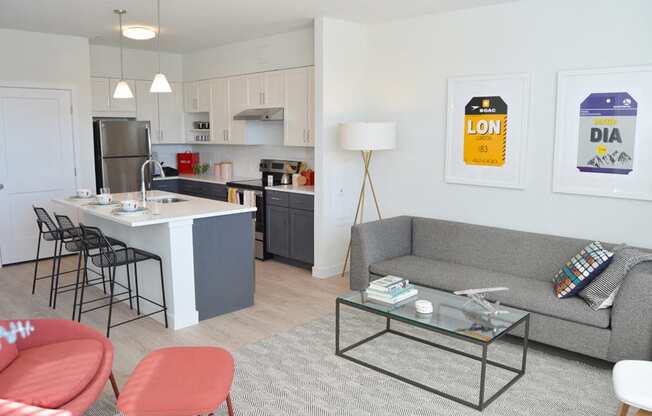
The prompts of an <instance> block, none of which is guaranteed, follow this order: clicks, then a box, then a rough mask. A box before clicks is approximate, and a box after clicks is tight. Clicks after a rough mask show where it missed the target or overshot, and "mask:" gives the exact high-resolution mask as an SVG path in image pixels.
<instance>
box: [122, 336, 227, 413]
mask: <svg viewBox="0 0 652 416" xmlns="http://www.w3.org/2000/svg"><path fill="white" fill-rule="evenodd" d="M233 370H234V365H233V357H231V354H230V353H229V352H228V351H226V350H224V349H222V348H215V347H175V348H163V349H160V350H156V351H154V352H152V353H151V354H149V355H147V356H146V357H145V358H144V359H143V360H142V361H141V362H140V363H139V364H138V366H137V367H136V369H135V370H134V372H133V373H132V374H131V376H129V380H127V384H125V386H124V388H123V389H122V392H121V393H120V397H119V398H118V405H117V407H118V410H119V411H120V412H121V413H122V414H123V415H125V416H182V415H188V416H191V415H200V414H207V413H212V412H214V411H215V410H216V409H217V408H218V407H219V406H220V405H221V404H222V403H223V402H224V401H225V400H226V404H227V407H228V411H229V416H233V405H232V404H231V397H230V395H229V392H230V390H231V382H232V381H233Z"/></svg>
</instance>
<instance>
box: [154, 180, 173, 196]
mask: <svg viewBox="0 0 652 416" xmlns="http://www.w3.org/2000/svg"><path fill="white" fill-rule="evenodd" d="M152 189H156V190H159V191H166V192H174V193H175V194H176V193H179V180H178V179H166V180H158V181H152Z"/></svg>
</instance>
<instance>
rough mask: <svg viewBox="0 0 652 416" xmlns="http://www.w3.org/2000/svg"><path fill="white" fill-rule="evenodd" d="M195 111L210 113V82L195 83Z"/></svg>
mask: <svg viewBox="0 0 652 416" xmlns="http://www.w3.org/2000/svg"><path fill="white" fill-rule="evenodd" d="M197 111H199V112H200V113H208V112H209V111H211V82H210V81H199V82H198V83H197Z"/></svg>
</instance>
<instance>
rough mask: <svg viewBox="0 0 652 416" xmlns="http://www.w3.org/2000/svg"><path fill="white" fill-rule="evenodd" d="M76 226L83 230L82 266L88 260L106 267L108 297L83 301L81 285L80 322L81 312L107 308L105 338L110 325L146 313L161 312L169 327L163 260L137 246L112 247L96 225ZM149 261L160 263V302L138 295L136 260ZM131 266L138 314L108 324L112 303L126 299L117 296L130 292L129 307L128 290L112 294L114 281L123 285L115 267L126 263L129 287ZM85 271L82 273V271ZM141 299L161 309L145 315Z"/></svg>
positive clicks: (130, 320)
mask: <svg viewBox="0 0 652 416" xmlns="http://www.w3.org/2000/svg"><path fill="white" fill-rule="evenodd" d="M79 227H80V228H81V230H82V242H83V246H84V252H85V256H84V269H86V266H87V262H88V260H90V261H91V262H92V263H93V264H94V265H95V266H96V267H100V268H104V267H106V268H108V269H109V296H106V297H103V298H98V299H94V300H92V301H87V302H84V288H85V285H83V284H82V285H81V294H80V298H79V315H78V321H81V315H82V313H87V312H91V311H94V310H97V309H100V308H104V307H107V306H108V308H109V313H108V319H107V324H106V336H107V338H108V337H109V335H110V332H111V328H115V327H116V326H120V325H124V324H126V323H129V322H132V321H135V320H138V319H142V318H146V317H148V316H152V315H155V314H157V313H163V317H164V320H165V327H166V328H167V327H168V315H167V303H166V301H165V282H164V278H163V261H162V260H161V258H160V257H159V256H157V255H156V254H152V253H149V252H147V251H144V250H140V249H138V248H134V247H124V248H118V249H115V248H114V247H113V246H112V245H111V243H110V241H109V240H108V239H107V238H106V236H105V235H104V234H103V233H102V231H101V230H100V229H99V228H97V227H90V226H86V225H84V224H81V223H80V224H79ZM93 249H95V252H93ZM148 260H155V261H158V263H159V270H160V277H161V298H162V300H163V301H162V302H163V304H160V303H158V302H156V301H153V300H151V299H148V298H146V297H144V296H141V295H140V293H139V285H138V263H140V262H143V261H148ZM132 264H133V265H134V279H135V290H136V296H135V298H136V311H137V313H138V316H137V317H135V318H132V319H128V320H126V321H122V322H119V323H117V324H113V325H112V323H111V318H112V315H113V305H114V304H115V303H119V302H123V301H125V300H127V299H119V300H118V299H115V298H116V297H117V296H121V295H124V294H127V293H128V294H129V298H128V299H129V301H130V307H131V300H132V296H131V291H130V290H129V292H122V293H117V294H116V293H115V285H116V284H117V285H118V286H122V287H123V288H124V285H122V284H121V283H119V282H117V281H116V269H117V268H118V267H120V266H126V268H127V287H128V288H130V287H131V276H130V273H129V266H130V265H132ZM84 274H85V273H84ZM77 280H78V283H79V276H78V278H77ZM102 299H108V300H109V303H108V304H105V305H101V306H97V307H94V308H91V309H87V310H83V306H84V304H86V303H91V302H96V301H99V300H102ZM141 300H144V301H146V302H149V303H151V304H153V305H154V306H157V307H159V308H160V309H157V310H155V311H154V312H150V313H147V314H144V315H143V314H141V312H140V301H141Z"/></svg>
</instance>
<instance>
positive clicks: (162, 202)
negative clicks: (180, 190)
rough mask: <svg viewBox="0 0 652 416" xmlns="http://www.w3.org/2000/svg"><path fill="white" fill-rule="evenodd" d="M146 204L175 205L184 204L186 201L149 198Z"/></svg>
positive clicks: (172, 198)
mask: <svg viewBox="0 0 652 416" xmlns="http://www.w3.org/2000/svg"><path fill="white" fill-rule="evenodd" d="M147 201H148V202H158V203H159V204H175V203H177V202H186V201H187V199H182V198H175V197H163V198H150V199H148V200H147Z"/></svg>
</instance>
